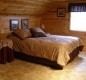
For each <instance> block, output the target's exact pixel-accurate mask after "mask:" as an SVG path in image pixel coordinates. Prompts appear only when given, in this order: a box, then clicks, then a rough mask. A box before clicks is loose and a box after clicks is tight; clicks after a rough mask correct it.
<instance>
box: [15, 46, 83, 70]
mask: <svg viewBox="0 0 86 80" xmlns="http://www.w3.org/2000/svg"><path fill="white" fill-rule="evenodd" d="M82 49H83V46H80V47H77V48H76V49H75V50H73V51H72V52H71V53H70V55H69V56H70V60H69V61H68V63H70V62H71V61H73V59H74V58H75V57H76V56H77V55H78V54H79V51H82ZM14 56H15V58H17V59H21V60H25V61H29V62H34V63H37V64H42V65H46V66H49V67H51V68H54V69H63V67H62V66H60V65H59V64H57V62H56V61H51V60H48V59H45V58H40V57H34V56H30V55H26V54H24V53H19V52H16V51H15V52H14ZM68 63H67V64H68Z"/></svg>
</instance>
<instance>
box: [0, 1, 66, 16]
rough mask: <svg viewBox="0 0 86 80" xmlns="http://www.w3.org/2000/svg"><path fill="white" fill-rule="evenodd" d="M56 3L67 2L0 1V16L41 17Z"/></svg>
mask: <svg viewBox="0 0 86 80" xmlns="http://www.w3.org/2000/svg"><path fill="white" fill-rule="evenodd" d="M57 1H67V0H0V14H26V15H33V14H34V15H41V14H43V13H44V12H46V11H47V10H48V8H50V7H51V6H52V5H51V3H53V2H54V3H55V2H57Z"/></svg>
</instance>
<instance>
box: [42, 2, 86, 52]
mask: <svg viewBox="0 0 86 80" xmlns="http://www.w3.org/2000/svg"><path fill="white" fill-rule="evenodd" d="M67 7H68V2H63V3H61V2H58V4H57V5H56V6H53V7H52V8H51V9H50V10H49V11H48V12H47V13H46V14H45V15H43V16H42V21H41V23H42V24H44V25H45V31H46V32H48V33H52V34H60V35H71V36H77V37H80V38H81V39H82V41H83V43H84V46H85V47H84V51H86V32H78V31H71V30H70V13H69V12H68V11H67ZM57 8H66V16H65V17H57Z"/></svg>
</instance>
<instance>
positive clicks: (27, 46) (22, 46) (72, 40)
mask: <svg viewBox="0 0 86 80" xmlns="http://www.w3.org/2000/svg"><path fill="white" fill-rule="evenodd" d="M11 39H12V40H13V44H14V50H15V51H17V52H21V53H24V54H26V55H31V56H36V57H41V58H46V59H48V60H51V61H56V63H57V64H59V65H60V66H62V67H64V66H65V65H66V64H67V63H68V61H69V60H70V56H69V55H70V53H71V52H72V51H73V50H74V49H76V48H77V47H79V46H83V44H82V41H81V39H80V38H78V37H72V36H61V35H51V34H49V35H48V34H47V37H37V38H26V39H23V40H21V39H19V38H18V37H16V36H11Z"/></svg>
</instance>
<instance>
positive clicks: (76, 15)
mask: <svg viewBox="0 0 86 80" xmlns="http://www.w3.org/2000/svg"><path fill="white" fill-rule="evenodd" d="M68 11H69V12H70V14H71V17H70V30H75V31H86V3H69V5H68Z"/></svg>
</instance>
